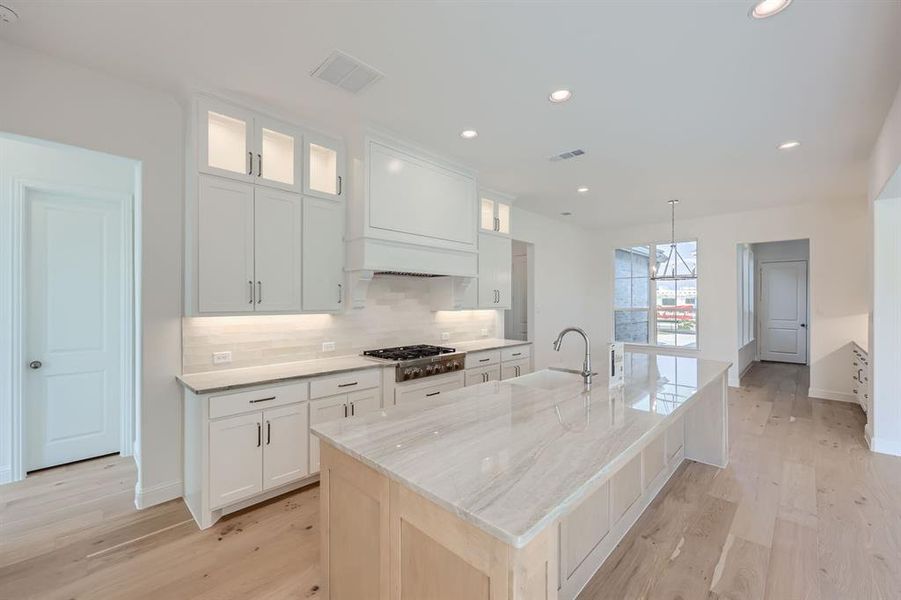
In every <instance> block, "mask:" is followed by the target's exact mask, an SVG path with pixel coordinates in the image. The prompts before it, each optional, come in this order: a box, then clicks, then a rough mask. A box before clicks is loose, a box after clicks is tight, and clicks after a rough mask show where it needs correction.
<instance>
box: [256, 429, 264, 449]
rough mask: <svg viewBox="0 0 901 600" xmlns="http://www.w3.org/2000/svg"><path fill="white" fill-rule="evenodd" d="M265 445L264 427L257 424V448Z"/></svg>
mask: <svg viewBox="0 0 901 600" xmlns="http://www.w3.org/2000/svg"><path fill="white" fill-rule="evenodd" d="M262 445H263V425H262V424H260V423H257V448H259V447H260V446H262Z"/></svg>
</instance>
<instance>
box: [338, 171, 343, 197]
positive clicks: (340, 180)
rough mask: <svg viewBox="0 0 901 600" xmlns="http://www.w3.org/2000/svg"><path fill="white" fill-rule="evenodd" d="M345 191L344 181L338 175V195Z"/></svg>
mask: <svg viewBox="0 0 901 600" xmlns="http://www.w3.org/2000/svg"><path fill="white" fill-rule="evenodd" d="M343 191H344V179H343V178H342V177H341V176H340V175H338V195H339V196H340V195H341V192H343Z"/></svg>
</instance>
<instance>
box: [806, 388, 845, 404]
mask: <svg viewBox="0 0 901 600" xmlns="http://www.w3.org/2000/svg"><path fill="white" fill-rule="evenodd" d="M807 395H808V396H810V397H811V398H820V399H821V400H835V401H837V402H851V403H853V404H857V398H855V397H854V394H850V393H848V392H836V391H834V390H823V389H820V388H810V389H809V390H807Z"/></svg>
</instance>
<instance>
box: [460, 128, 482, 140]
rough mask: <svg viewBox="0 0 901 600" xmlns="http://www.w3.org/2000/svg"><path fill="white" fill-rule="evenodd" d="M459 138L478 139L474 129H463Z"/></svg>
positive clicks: (477, 133)
mask: <svg viewBox="0 0 901 600" xmlns="http://www.w3.org/2000/svg"><path fill="white" fill-rule="evenodd" d="M460 137H461V138H463V139H467V140H471V139H472V138H474V137H479V132H478V131H476V130H475V129H464V130H463V131H461V132H460Z"/></svg>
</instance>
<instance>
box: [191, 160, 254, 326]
mask: <svg viewBox="0 0 901 600" xmlns="http://www.w3.org/2000/svg"><path fill="white" fill-rule="evenodd" d="M253 192H254V190H253V185H251V184H248V183H241V182H237V181H229V180H228V179H222V178H221V177H212V176H209V175H204V176H201V178H200V182H199V194H198V199H197V200H198V201H197V229H196V231H197V238H196V243H197V282H196V285H197V298H198V310H199V311H200V312H201V313H221V312H231V313H242V312H253V310H254V297H255V296H254V283H253V282H254V268H253V267H254V264H253V242H254V235H253V234H254V228H253V214H254V208H253Z"/></svg>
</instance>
